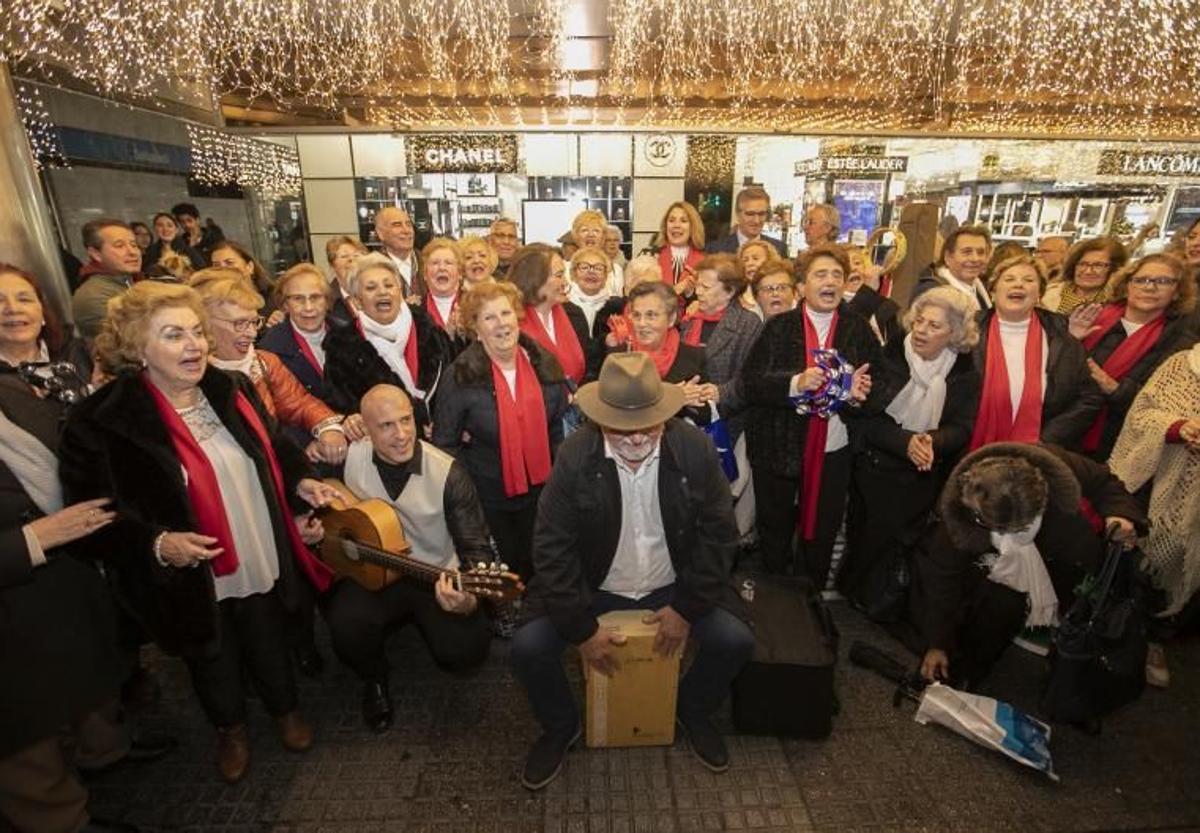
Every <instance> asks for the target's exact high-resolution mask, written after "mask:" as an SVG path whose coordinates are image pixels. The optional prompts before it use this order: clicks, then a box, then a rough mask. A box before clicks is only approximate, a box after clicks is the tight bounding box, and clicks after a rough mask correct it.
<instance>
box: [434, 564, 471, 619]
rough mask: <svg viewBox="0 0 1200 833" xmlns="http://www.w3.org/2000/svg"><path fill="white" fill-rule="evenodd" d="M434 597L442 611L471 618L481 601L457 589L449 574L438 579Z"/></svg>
mask: <svg viewBox="0 0 1200 833" xmlns="http://www.w3.org/2000/svg"><path fill="white" fill-rule="evenodd" d="M433 597H434V598H435V599H436V600H437V603H438V607H440V608H441V609H442V610H444V611H446V612H447V613H457V614H458V615H460V616H470V615H471V614H472V613H474V612H475V609H476V608H477V607H479V600H478V599H477V598H475V596H474V595H472V594H471V593H464V592H463V591H461V590H458V589H457V588H455V586H454V581H453V579H451V578H450V574H449V573H442V575H441V576H440V577H439V578H438V580H437V584H435V585H434V586H433Z"/></svg>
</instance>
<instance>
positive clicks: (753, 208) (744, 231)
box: [705, 185, 787, 258]
mask: <svg viewBox="0 0 1200 833" xmlns="http://www.w3.org/2000/svg"><path fill="white" fill-rule="evenodd" d="M733 208H734V213H735V214H736V215H737V228H736V229H734V231H733V233H732V234H727V235H725V236H724V237H722V238H721V239H719V240H714V241H713V242H711V243H709V244H708V246H706V247H705V251H708V252H728V253H729V254H735V255H736V254H737V253H738V251H739V250H740V249H741V248H742V246H744V245H745V244H747V243H749V242H750V241H751V240H758V239H760V238H761V239H762V240H765V241H767V242H768V243H770V244H771V245H772V246H774V247H775V251H777V252H779V256H780V257H784V258H786V257H787V246H786V245H784V243H783V242H782V241H780V240H776V239H775V238H773V237H763V233H762V230H763V226H764V225H766V222H767V218H768V217H770V216H771V195H770V194H768V193H767V192H766V190H764V189H763V188H762V187H761V186H758V185H751V186H750V187H749V188H743V189H742V190H741V191H739V192H738V195H737V199H736V200H734V204H733Z"/></svg>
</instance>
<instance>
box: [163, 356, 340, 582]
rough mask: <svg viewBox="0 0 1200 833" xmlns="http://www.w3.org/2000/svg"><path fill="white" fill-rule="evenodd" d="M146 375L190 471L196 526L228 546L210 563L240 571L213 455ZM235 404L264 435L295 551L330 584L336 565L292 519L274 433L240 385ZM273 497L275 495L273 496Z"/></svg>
mask: <svg viewBox="0 0 1200 833" xmlns="http://www.w3.org/2000/svg"><path fill="white" fill-rule="evenodd" d="M142 381H143V382H145V384H146V387H147V388H148V389H149V391H150V396H151V398H152V399H153V400H154V405H155V407H156V408H157V409H158V415H159V416H160V417H161V418H162V421H163V424H164V425H165V426H166V429H167V435H168V436H170V438H171V444H172V445H173V446H174V447H175V454H176V456H177V457H178V458H179V462H180V464H181V465H182V466H183V469H184V471H185V472H186V473H187V493H188V503H189V504H191V508H192V515H193V517H195V519H196V531H197V532H199V533H200V534H201V535H208V536H211V537H213V538H216V539H217V546H219V547H220V548H221V549H222V552H221V554H220V555H218V556H217V557H216V558H214V559H212V560H211V561H209V562H208V563H209V567H211V568H212V572H213V575H214V576H227V575H230V574H232V573H236V572H237V570H238V564H239V561H238V554H237V548H236V547H234V544H233V531H232V530H231V529H230V527H229V518H228V517H226V515H225V506H224V503H223V501H222V500H221V499H220V498H221V488H220V485H219V484H218V483H217V475H216V473H215V472H214V471H213V467H212V463H210V462H209V461H208V455H206V454H205V453H204V449H202V448H201V447H200V443H198V442H196V438H195V437H193V436H192V432H191V430H189V429H188V427H187V423H185V422H184V421H183V417H181V416H179V414H178V413H177V412H176V411H175V408H174V406H172V405H171V403H170V401H168V399H167V397H166V396H164V395H163V393H162V391H160V390H159V389H158V388H157V387H155V386H154V383H153V382H151V381H150V380H149V379H146V378H145V377H144V376H143V377H142ZM234 404H235V406H236V407H237V412H238V415H239V416H240V417H241V418H242V421H243V422H244V423H245V424H246V427H247V428H249V429H250V433H251V434H252V435H253V436H254V439H255V440H257V441H258V445H259V447H260V448H261V449H262V450H263V453H264V455H265V456H266V458H267V464H268V465H269V467H270V469H271V484H272V485H273V486H274V488H275V495H274V497H275V500H276V501H278V504H279V508H280V511H281V512H282V513H283V517H284V520H283V524H284V527H285V528H286V531H287V538H288V543H290V544H291V547H292V555H293V557H294V558H295V559H296V560H297V561H299V562H300V567H301V569H302V570H303V571H304V573H305V574H306V575H307V576H308V579H309V581H311V582H312V583H313V586H314V587H316V588H317V590H319V591H321V592H324V591H325V590H327V589H329V585H330V584H331V583H332V581H333V571H332V570H331V569H330V568H329V567H327V566H326V565H325V564H324V563H323V562H321V561H318V560H317V559H316V558H315V557H314V556H313V554H312V553H311V552H310V551H309V549H308V545H307V544H305V543H304V541H302V540H301V539H300V533H299V532H298V531H297V529H296V525H295V524H294V523H293V522H292V518H291V510H290V509H289V505H288V500H287V495H286V494H285V493H284V491H283V473H282V471H280V468H279V461H278V460H277V459H276V457H275V449H274V448H272V447H271V438H270V436H269V435H268V434H267V429H266V427H265V426H264V425H263V423H262V420H261V419H259V417H258V413H257V412H256V411H255V410H254V406H253V405H251V404H250V400H249V399H247V398H246V396H245V394H243V393H242V392H241V391H237V393H236V398H235V400H234ZM267 497H268V499H269V498H270V496H267ZM283 555H284V554H283V553H279V557H280V558H282V557H283Z"/></svg>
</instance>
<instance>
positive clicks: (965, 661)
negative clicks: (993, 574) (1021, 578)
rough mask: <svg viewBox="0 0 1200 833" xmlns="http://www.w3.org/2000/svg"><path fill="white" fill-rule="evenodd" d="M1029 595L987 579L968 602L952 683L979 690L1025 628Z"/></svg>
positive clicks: (952, 662)
mask: <svg viewBox="0 0 1200 833" xmlns="http://www.w3.org/2000/svg"><path fill="white" fill-rule="evenodd" d="M1028 606H1029V596H1028V595H1026V594H1025V593H1021V592H1019V591H1017V590H1013V589H1012V588H1011V587H1007V586H1005V585H1003V584H997V583H996V582H994V581H991V580H990V579H984V580H982V581H980V582H979V584H978V585H977V586H976V587H975V592H974V593H973V594H972V595H971V597H970V598H969V599H968V600H967V601H966V603H965V610H964V611H963V618H962V620H961V622H960V624H959V626H958V630H957V631H956V633H955V643H956V644H955V648H954V650H953V651H951V652H950V683H951V685H954V686H957V687H959V688H964V689H967V690H971V689H975V688H978V686H979V684H980V683H981V682H982V681H983V680H984V679H985V678H986V677H987V676H988V674H989V673H990V672H991V670H992V667H993V666H994V665H995V664H996V663H997V662H998V661H999V659H1000V657H1001V655H1003V654H1004V652H1005V650H1007V648H1008V646H1009V645H1011V644H1012V641H1013V638H1014V637H1016V636H1017V635H1018V634H1019V633H1020V632H1021V630H1022V629H1023V628H1024V627H1025V617H1026V616H1028Z"/></svg>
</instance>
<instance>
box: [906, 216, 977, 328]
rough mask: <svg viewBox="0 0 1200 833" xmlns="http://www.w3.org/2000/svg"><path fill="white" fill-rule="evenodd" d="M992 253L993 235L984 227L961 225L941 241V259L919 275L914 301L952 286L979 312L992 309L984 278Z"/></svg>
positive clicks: (913, 293)
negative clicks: (969, 300)
mask: <svg viewBox="0 0 1200 833" xmlns="http://www.w3.org/2000/svg"><path fill="white" fill-rule="evenodd" d="M991 256H992V236H991V234H990V233H989V232H988V230H987V229H986V228H984V227H983V226H959V227H958V228H956V229H955V230H954V231H952V232H950V234H949V236H947V237H946V241H945V242H944V243H943V244H942V254H941V260H940V261H939V262H938V263H935V264H933V265H932V266H930V267H929V269H928V270H927V271H925V272H923V273H922V274H921V275H920V276H919V277H918V278H917V285H916V286H915V287H913V291H912V297H911V298H910V299H909V303H912V301H914V300H915V299H916V298H917V296H918V295H920V294H921V293H922V292H925V291H927V290H929V289H933V288H934V287H935V286H949V287H953V288H954V289H957V290H958V291H959V292H961V293H963V294H964V295H966V296H967V297H968V298H970V299H971V304H972V306H974V308H975V309H976V311H978V310H986V309H991V306H992V299H991V295H990V294H989V293H988V291H987V288H986V287H985V286H984V285H983V278H984V276H985V274H986V272H987V265H988V260H989V259H990V258H991Z"/></svg>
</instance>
